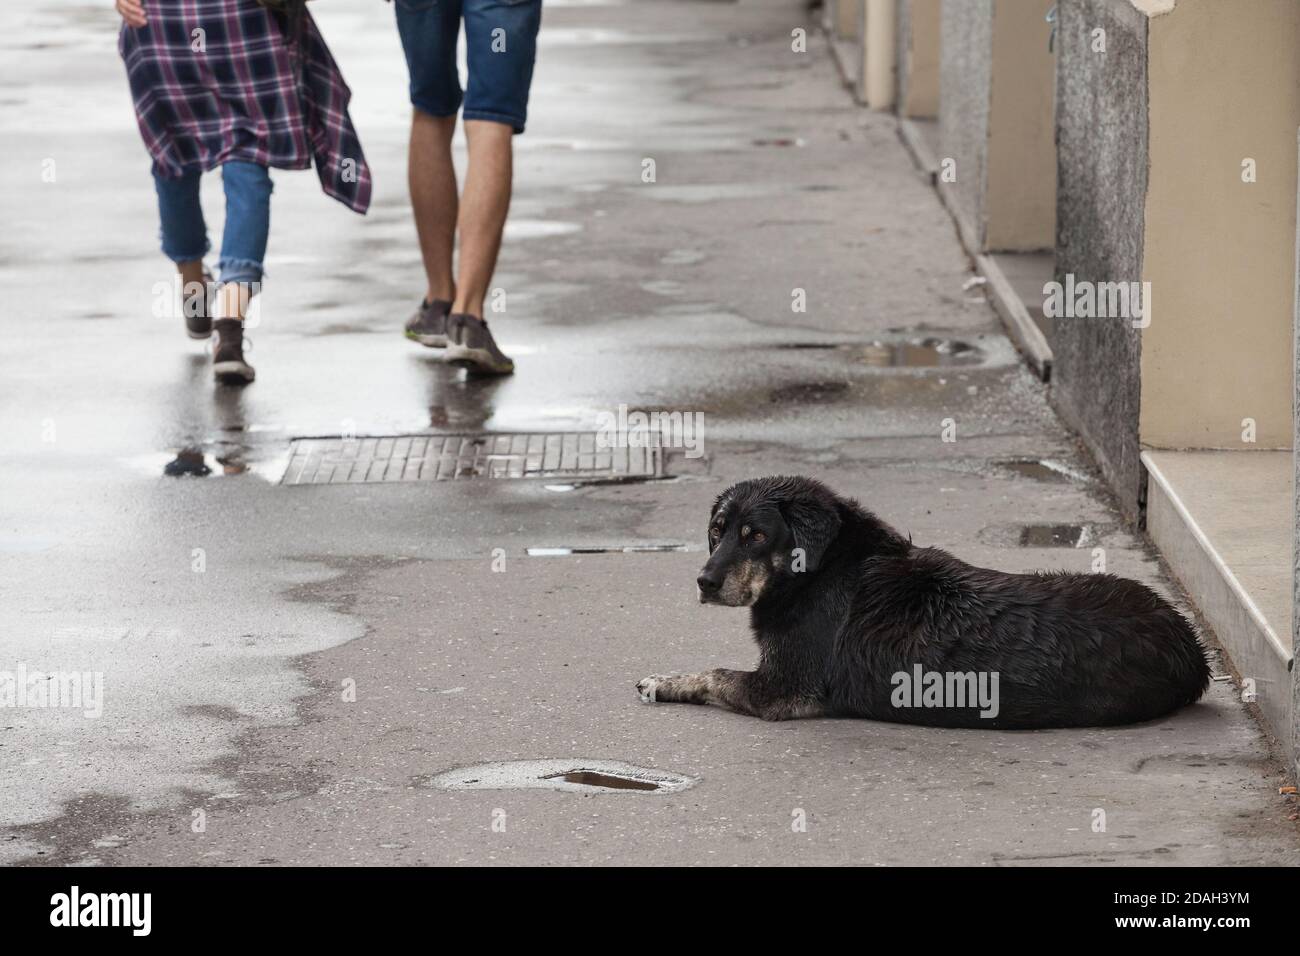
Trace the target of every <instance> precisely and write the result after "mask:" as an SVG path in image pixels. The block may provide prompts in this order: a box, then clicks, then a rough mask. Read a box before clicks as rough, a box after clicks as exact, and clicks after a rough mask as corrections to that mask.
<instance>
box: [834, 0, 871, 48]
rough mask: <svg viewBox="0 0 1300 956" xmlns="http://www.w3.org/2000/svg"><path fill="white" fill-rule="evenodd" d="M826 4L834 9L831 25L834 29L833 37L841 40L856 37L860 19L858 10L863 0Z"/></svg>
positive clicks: (846, 0) (841, 0)
mask: <svg viewBox="0 0 1300 956" xmlns="http://www.w3.org/2000/svg"><path fill="white" fill-rule="evenodd" d="M826 2H827V3H829V4H832V5H833V7H834V12H833V14H832V17H833V19H832V21H831V23H832V26H833V27H834V28H835V35H836V36H837V37H839V38H840V39H841V40H852V39H853V38H854V37H856V36H857V35H858V20H859V19H860V18H861V12H860V11H859V9H858V8H859V7H860V6H862V3H863V0H826Z"/></svg>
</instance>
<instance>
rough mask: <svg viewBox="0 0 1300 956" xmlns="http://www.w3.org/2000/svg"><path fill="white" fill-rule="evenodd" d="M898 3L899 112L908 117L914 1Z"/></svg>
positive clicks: (895, 34)
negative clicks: (904, 105) (904, 108)
mask: <svg viewBox="0 0 1300 956" xmlns="http://www.w3.org/2000/svg"><path fill="white" fill-rule="evenodd" d="M896 3H897V10H896V11H895V13H894V22H895V23H896V24H897V25H898V28H897V29H896V30H895V31H894V47H895V48H894V63H895V64H897V68H898V112H899V115H906V114H905V113H904V110H903V104H904V103H906V102H907V89H908V85H909V83H910V82H911V77H909V76H908V75H907V73H908V70H907V67H908V64H909V63H910V62H911V60H912V44H911V36H912V0H896Z"/></svg>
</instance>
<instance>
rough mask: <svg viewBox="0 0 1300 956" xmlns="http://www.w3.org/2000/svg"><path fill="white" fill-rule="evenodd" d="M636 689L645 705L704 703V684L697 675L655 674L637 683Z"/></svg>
mask: <svg viewBox="0 0 1300 956" xmlns="http://www.w3.org/2000/svg"><path fill="white" fill-rule="evenodd" d="M636 689H637V693H639V694H640V695H641V699H642V700H643V701H645V702H646V703H647V704H653V703H656V702H657V703H668V702H676V703H681V704H702V703H704V682H703V681H702V679H701V678H700V676H699V675H698V674H668V675H666V674H656V675H654V676H653V677H644V678H642V679H641V680H639V681H637V683H636Z"/></svg>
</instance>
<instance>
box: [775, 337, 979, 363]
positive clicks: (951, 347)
mask: <svg viewBox="0 0 1300 956" xmlns="http://www.w3.org/2000/svg"><path fill="white" fill-rule="evenodd" d="M774 348H778V349H790V350H797V351H823V352H844V353H845V354H847V355H849V356H850V357H851V358H853V359H855V360H857V361H859V362H862V363H863V364H865V365H869V366H871V367H873V368H942V367H945V366H953V365H978V364H980V363H981V362H983V361H984V360H985V358H986V357H987V356H986V355H985V353H984V350H983V349H982V348H980V347H979V346H978V345H972V344H971V343H969V342H963V341H962V340H961V339H944V338H937V337H934V336H930V337H927V338H924V339H910V340H907V341H901V342H882V341H880V340H876V341H875V342H868V343H866V344H859V343H845V342H782V343H780V344H779V345H776V346H774Z"/></svg>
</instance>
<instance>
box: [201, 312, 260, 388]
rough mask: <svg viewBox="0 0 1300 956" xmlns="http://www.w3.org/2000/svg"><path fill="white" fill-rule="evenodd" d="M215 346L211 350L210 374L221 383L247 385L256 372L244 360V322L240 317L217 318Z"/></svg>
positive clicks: (214, 324) (213, 325)
mask: <svg viewBox="0 0 1300 956" xmlns="http://www.w3.org/2000/svg"><path fill="white" fill-rule="evenodd" d="M212 327H213V328H214V329H216V330H217V347H216V348H215V349H213V350H212V374H213V375H214V376H215V377H216V379H217V381H218V382H220V383H221V384H223V385H247V384H248V383H249V382H251V381H252V380H253V378H254V376H255V375H256V374H257V373H256V372H254V371H253V366H251V365H249V364H248V363H247V362H245V361H244V323H243V321H242V320H240V319H217V320H216V321H215V322H213V323H212Z"/></svg>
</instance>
